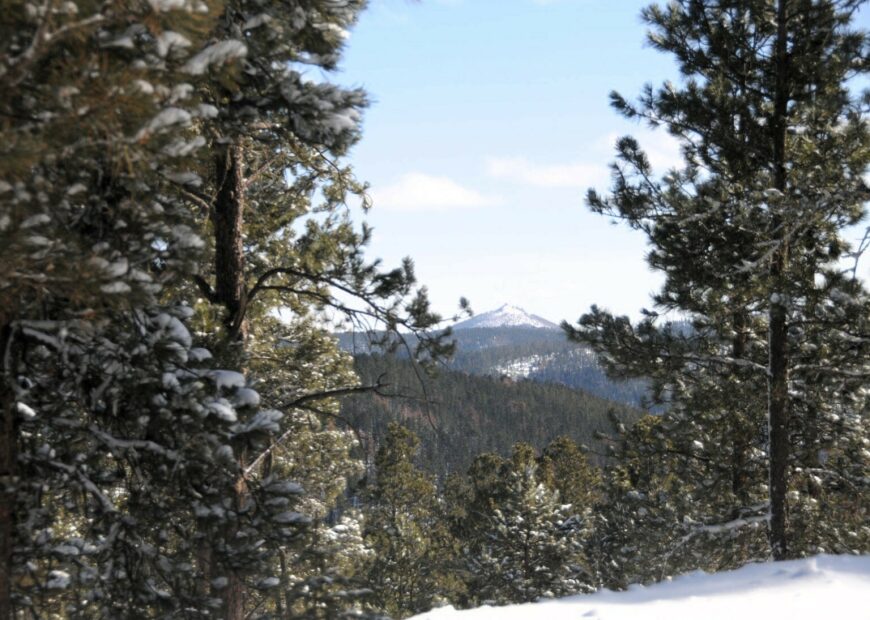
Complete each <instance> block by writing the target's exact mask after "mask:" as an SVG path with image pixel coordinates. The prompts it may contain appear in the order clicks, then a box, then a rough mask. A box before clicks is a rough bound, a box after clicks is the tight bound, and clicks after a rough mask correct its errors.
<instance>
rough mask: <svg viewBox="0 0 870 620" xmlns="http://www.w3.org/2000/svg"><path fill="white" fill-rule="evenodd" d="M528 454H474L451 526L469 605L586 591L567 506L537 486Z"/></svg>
mask: <svg viewBox="0 0 870 620" xmlns="http://www.w3.org/2000/svg"><path fill="white" fill-rule="evenodd" d="M541 474H542V472H541V471H540V466H539V464H538V461H537V459H536V455H535V451H534V449H533V448H532V447H531V446H529V445H527V444H517V445H516V446H515V447H514V452H513V455H512V457H511V459H510V460H509V461H505V460H503V459H500V457H496V456H495V455H481V457H479V458H478V459H477V460H476V461H475V463H474V464H473V465H472V467H471V470H470V471H469V477H470V483H471V484H470V485H469V487H467V491H466V493H467V495H466V497H465V503H466V505H467V508H466V509H465V511H464V518H461V519H460V520H459V521H458V523H457V531H458V532H459V534H458V536H459V538H460V543H461V545H462V552H463V560H464V562H465V565H466V567H465V574H466V575H467V589H468V593H469V596H470V602H471V603H472V604H476V605H480V604H485V603H496V604H506V603H516V602H528V601H533V600H535V599H537V598H539V597H542V596H560V595H565V594H571V593H575V592H579V591H584V590H588V589H589V582H588V575H587V574H586V573H587V571H586V569H585V567H584V566H583V564H584V559H583V554H582V543H583V540H582V536H581V533H580V532H579V531H578V528H577V527H576V521H575V520H573V519H571V518H570V511H571V506H570V505H565V504H562V503H561V502H560V499H559V494H558V491H554V490H551V489H550V488H548V487H547V485H546V484H544V482H543V480H542V479H541V478H542V475H541Z"/></svg>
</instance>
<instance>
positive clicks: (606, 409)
mask: <svg viewBox="0 0 870 620" xmlns="http://www.w3.org/2000/svg"><path fill="white" fill-rule="evenodd" d="M354 367H355V369H356V371H357V373H358V374H359V377H360V379H361V380H362V381H363V383H368V384H374V383H376V382H377V381H378V378H381V380H382V382H383V383H385V384H386V385H385V387H384V389H383V391H382V393H381V394H361V395H356V396H351V397H349V398H347V399H345V400H344V401H342V406H341V414H342V416H344V417H345V418H346V419H347V421H348V422H349V423H350V424H351V425H353V426H354V427H355V428H357V429H359V430H361V431H362V432H363V433H364V434H365V436H366V437H367V438H370V441H371V442H373V443H372V446H377V445H379V442H380V440H381V439H382V438H383V437H384V436H385V434H386V429H387V426H388V424H389V423H391V422H399V423H401V424H403V425H405V426H406V427H408V428H410V429H412V430H413V431H414V432H415V433H416V434H417V435H418V436H419V437H420V439H421V440H422V441H421V448H420V454H419V457H418V458H419V461H418V464H419V465H421V467H422V468H423V469H424V470H426V471H428V472H430V473H433V474H436V475H438V477H439V478H442V479H443V477H444V476H445V475H447V474H450V473H457V472H464V471H465V470H466V469H467V468H468V466H469V465H470V464H471V461H472V460H473V459H474V457H475V456H477V455H478V454H481V453H483V452H493V453H496V454H501V455H503V456H506V455H508V454H509V453H510V450H511V448H512V446H513V445H514V444H515V443H517V442H518V441H523V442H526V443H529V444H531V445H532V446H535V447H536V448H538V449H542V448H543V447H544V446H546V445H547V444H549V443H550V442H551V441H553V440H554V439H556V438H557V437H560V436H563V435H564V436H568V437H570V438H572V439H573V440H575V441H577V442H579V443H581V444H583V445H586V446H588V447H589V449H590V450H592V451H593V452H594V453H595V454H596V457H595V458H594V460H595V462H598V463H603V462H604V460H605V459H604V458H603V457H604V456H606V454H607V445H606V443H603V442H602V441H601V438H600V434H611V433H612V432H613V431H614V429H615V426H616V425H617V424H619V423H622V424H626V425H630V424H632V423H633V422H634V421H635V420H637V419H638V418H639V417H640V416H641V414H642V413H641V411H639V410H637V409H634V408H632V407H630V406H627V405H624V404H620V403H615V402H612V401H607V400H604V399H601V398H598V397H596V396H593V395H591V394H588V393H585V392H582V391H578V390H574V389H571V388H568V387H565V386H563V385H559V384H546V383H540V382H536V381H530V380H513V379H509V378H503V377H492V376H475V375H470V374H467V373H463V372H458V371H454V370H448V369H443V368H439V369H437V370H436V371H435V373H434V374H433V375H432V376H425V375H424V376H423V377H422V378H421V377H419V376H418V375H417V373H415V372H414V369H413V368H412V366H411V363H410V362H409V361H407V360H402V359H401V358H395V357H383V356H357V357H356V358H355V360H354ZM373 452H374V449H372V453H373ZM599 455H600V456H599Z"/></svg>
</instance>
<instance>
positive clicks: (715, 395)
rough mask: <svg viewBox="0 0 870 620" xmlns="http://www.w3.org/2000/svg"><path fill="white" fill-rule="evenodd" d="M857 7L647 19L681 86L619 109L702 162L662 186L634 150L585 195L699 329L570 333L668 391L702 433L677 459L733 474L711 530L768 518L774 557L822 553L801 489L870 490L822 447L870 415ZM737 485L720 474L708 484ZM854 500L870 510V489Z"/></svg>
mask: <svg viewBox="0 0 870 620" xmlns="http://www.w3.org/2000/svg"><path fill="white" fill-rule="evenodd" d="M860 5H861V2H860V1H858V0H852V1H850V0H830V1H820V2H813V1H809V0H729V1H726V2H715V3H713V2H708V1H703V0H680V1H677V2H672V3H670V4H668V5H667V6H666V7H659V6H652V7H650V8H648V9H646V10H645V11H644V13H643V16H644V19H645V20H646V22H647V23H648V24H649V25H650V26H651V33H650V36H649V40H650V42H651V44H652V45H653V46H654V47H655V48H657V49H659V50H662V51H666V52H669V53H671V54H673V55H674V56H675V58H676V59H677V62H678V64H679V67H680V70H681V72H682V74H683V76H684V80H683V81H682V83H681V84H671V83H667V84H665V85H664V87H662V88H661V89H658V90H655V89H653V87H652V86H648V87H647V88H646V89H645V90H644V93H643V95H642V96H641V98H640V101H639V102H638V103H637V104H632V103H629V102H627V101H626V100H625V99H623V98H622V97H621V96H619V95H616V94H614V95H613V103H614V106H615V107H616V108H617V109H618V110H620V111H621V112H622V113H623V114H624V115H626V116H627V117H629V118H640V119H645V120H647V121H649V122H650V123H651V124H652V125H654V126H658V125H663V126H665V127H666V128H667V129H668V131H669V132H670V133H671V134H672V135H673V136H675V137H676V138H677V139H678V140H679V142H680V144H681V146H682V150H683V155H684V158H685V167H684V168H683V169H681V170H672V171H670V172H668V174H666V175H665V176H664V177H663V178H661V179H660V180H658V179H656V178H654V177H653V173H652V170H651V168H650V165H649V161H648V160H647V158H646V156H645V155H644V153H643V151H642V150H641V149H640V147H639V145H638V144H637V142H636V141H635V140H633V139H631V138H623V139H621V140H620V141H619V143H618V156H619V163H617V164H615V165H614V187H613V193H612V195H611V196H609V197H602V196H599V195H597V194H596V193H595V192H590V194H589V198H588V200H589V204H590V206H591V208H592V209H593V210H595V211H597V212H600V213H603V214H607V215H610V216H614V217H618V218H621V219H624V220H626V221H627V222H628V223H629V225H631V226H632V227H634V228H636V229H639V230H641V231H643V232H644V233H645V234H646V235H647V237H648V239H649V241H650V243H651V245H652V250H651V252H650V255H649V260H650V264H651V265H652V266H653V267H655V268H656V269H659V270H661V271H663V272H664V274H665V278H666V281H665V284H664V288H663V289H662V291H661V293H660V294H658V295H657V296H656V297H655V303H656V310H657V311H663V310H664V311H677V312H681V313H683V314H685V315H687V316H688V317H689V319H690V320H691V322H692V329H691V330H676V329H672V328H671V329H669V328H668V327H665V328H664V329H660V328H658V327H657V326H656V318H657V317H656V315H654V314H653V315H652V316H651V317H650V318H648V319H647V320H645V321H643V322H642V323H641V324H639V325H638V326H637V327H633V326H631V325H630V324H629V322H628V320H627V319H624V318H615V317H612V316H610V315H608V314H607V313H606V312H601V311H599V310H597V309H593V311H592V313H590V314H588V315H586V316H585V317H583V318H582V319H581V323H580V326H579V328H578V329H570V328H569V332H570V334H571V335H572V336H573V337H576V338H578V339H581V340H583V341H586V342H589V343H590V344H592V345H593V346H594V347H595V348H596V349H597V350H599V351H601V352H603V353H605V355H606V356H609V357H607V358H606V359H608V360H609V361H610V362H611V367H612V368H613V369H614V370H617V369H618V370H617V371H618V372H623V373H628V374H637V373H639V374H647V373H649V374H650V376H653V377H654V378H656V380H657V381H658V383H659V388H660V393H662V394H670V395H671V397H672V398H673V400H674V404H673V407H672V411H671V413H670V414H669V415H668V416H667V417H666V419H667V420H668V424H669V428H667V429H666V430H667V431H668V432H673V431H675V430H676V429H677V428H685V429H686V430H687V434H686V435H685V440H684V441H681V442H680V443H681V444H682V445H681V446H679V447H678V450H679V451H681V452H683V453H684V455H685V462H689V461H697V462H699V463H703V462H704V460H706V462H707V463H709V464H720V463H729V467H730V469H731V481H732V485H733V487H732V488H733V504H732V506H731V508H730V509H729V508H728V507H727V506H721V507H720V509H716V510H706V509H705V510H704V513H702V516H703V518H702V519H701V521H702V524H703V525H707V526H713V525H716V526H717V527H721V531H722V532H724V533H727V534H730V533H731V532H733V529H732V528H731V527H728V526H726V524H728V523H730V524H731V525H732V526H734V527H737V526H740V525H742V524H744V523H746V522H749V523H754V522H755V521H756V520H757V519H758V518H764V515H765V514H766V513H767V511H768V510H769V531H770V545H771V552H772V554H773V557H774V558H776V559H782V558H786V557H789V556H791V555H795V554H799V553H802V552H805V551H809V550H811V549H813V548H814V547H813V546H812V545H809V546H805V545H804V543H803V542H802V541H801V537H802V535H803V534H802V531H803V530H804V526H801V528H796V527H790V525H789V519H788V514H789V505H790V504H791V505H792V506H800V505H803V503H804V502H808V503H810V504H812V503H813V502H815V501H817V500H816V499H814V498H812V497H806V496H805V495H802V494H801V489H800V487H806V484H805V483H804V482H802V480H803V479H804V478H805V476H804V474H805V472H806V471H807V470H808V469H812V470H815V471H817V472H818V475H816V479H818V481H819V482H818V484H820V485H827V487H826V488H827V489H828V491H830V492H832V493H834V494H835V495H837V496H838V497H839V499H838V500H836V501H838V502H843V501H846V502H847V503H848V502H850V501H851V500H849V499H848V497H849V494H848V493H843V492H842V491H845V489H846V487H847V486H849V485H855V484H856V482H858V481H856V480H855V479H854V478H852V477H851V475H852V474H848V473H847V472H846V471H845V470H844V469H843V467H844V466H845V465H844V464H843V461H845V460H849V458H848V457H845V456H844V457H843V461H840V463H841V464H840V465H838V466H837V467H836V468H834V467H830V466H828V465H826V463H829V461H827V460H826V457H824V454H826V453H827V449H826V448H823V447H822V445H821V444H824V445H826V446H830V447H831V449H833V450H834V451H835V452H836V453H837V454H846V453H848V450H845V449H843V448H840V447H836V446H840V445H841V444H842V445H851V444H853V443H854V442H855V441H856V440H857V439H856V438H855V433H856V432H858V429H859V428H860V427H861V426H862V423H863V424H864V425H866V415H867V414H866V402H865V401H866V398H865V396H863V395H862V388H861V387H860V382H861V381H862V380H863V378H864V377H866V359H867V355H866V342H867V341H866V340H864V339H863V338H864V335H865V333H866V332H865V331H864V330H863V328H862V327H861V325H862V322H863V319H860V318H859V317H860V316H862V312H863V315H864V316H866V307H865V306H863V304H864V303H865V301H864V300H865V299H866V295H865V293H864V292H863V290H862V287H861V285H860V283H858V282H857V281H856V280H855V279H854V278H848V277H845V276H844V274H843V273H842V272H841V271H842V270H841V267H840V266H839V265H838V260H839V259H841V258H842V257H843V256H844V254H845V253H846V252H847V251H848V244H847V243H846V241H845V240H844V239H843V231H844V229H845V228H846V227H848V226H849V225H851V224H854V223H856V222H857V221H859V220H860V218H861V217H862V216H863V213H864V212H863V204H864V201H866V199H867V188H866V185H865V183H864V181H863V175H864V173H865V171H866V168H867V164H868V161H870V150H868V130H867V125H866V120H865V118H864V112H863V110H864V108H863V106H862V104H861V102H860V101H859V100H856V98H854V97H852V96H851V95H850V92H849V90H848V88H847V82H848V80H850V79H851V78H853V77H855V76H856V75H860V74H862V73H864V72H866V70H867V63H866V60H865V52H866V46H867V37H866V34H865V33H864V32H860V31H855V30H854V29H852V27H851V21H852V18H853V17H854V15H855V13H856V12H857V10H858V8H859V6H860ZM860 307H864V310H863V311H861V310H858V308H860ZM833 364H836V366H834V365H833ZM764 384H766V388H767V390H766V391H767V394H766V396H765V395H764V394H763V392H762V389H761V386H763V385H764ZM732 395H733V396H734V398H732ZM764 411H766V412H767V416H766V419H765V418H764V416H763V414H762V412H764ZM844 418H845V419H848V420H849V422H848V423H847V424H845V425H843V424H840V423H839V421H840V420H843V419H844ZM862 421H863V422H862ZM759 428H760V429H761V432H759V431H758V429H759ZM693 434H694V436H693ZM695 442H697V443H695ZM811 446H814V448H813V447H811ZM852 454H853V458H854V457H855V456H856V455H854V453H852ZM759 458H763V459H765V461H766V467H765V469H766V471H767V476H766V478H767V480H766V481H765V482H766V483H767V488H766V489H765V490H764V499H765V502H764V506H762V507H761V508H762V512H759V511H758V510H757V508H758V507H757V506H755V505H754V504H755V502H756V498H757V497H758V495H757V493H756V489H757V485H758V481H757V480H756V479H755V472H756V463H757V462H758V460H759ZM801 461H803V463H802V462H801ZM807 461H809V463H808V462H807ZM856 466H860V463H856V462H854V461H853V462H852V466H851V467H846V469H848V470H850V471H852V472H853V471H854V467H856ZM726 473H727V472H726V471H724V470H723V468H721V467H719V466H717V465H714V466H713V467H712V468H710V469H709V475H704V476H702V477H701V478H700V479H699V482H700V483H701V487H703V486H704V485H707V484H708V481H709V486H711V487H712V486H715V485H716V484H717V481H723V482H724V481H725V480H726V478H725V477H723V475H722V474H726ZM844 476H845V478H844ZM835 490H836V491H835ZM856 491H857V492H858V493H859V497H861V498H866V495H867V489H866V485H864V486H862V485H861V484H860V483H859V482H858V486H853V488H852V491H851V492H850V493H855V492H856ZM712 496H713V495H712V494H711V495H709V496H708V497H712ZM827 497H828V498H829V500H830V499H832V495H830V494H828V495H827ZM729 499H730V498H729ZM861 503H862V504H864V505H866V500H865V499H862V500H861ZM801 511H802V512H805V511H803V510H802V509H801ZM807 514H808V513H807ZM816 514H817V515H818V513H816ZM865 514H866V513H865ZM729 515H730V516H729ZM818 516H821V515H818ZM711 517H712V519H711ZM854 525H855V524H854V521H851V522H843V523H832V522H831V521H830V520H829V519H827V518H822V519H820V521H819V522H817V523H815V524H814V525H813V526H812V527H813V528H821V529H830V528H833V529H834V530H837V531H839V535H832V536H828V539H829V540H832V539H833V540H836V539H837V538H838V537H839V539H841V540H845V539H847V538H849V539H853V540H856V539H858V538H861V536H860V535H859V531H858V530H856V528H855V527H854ZM699 531H709V528H706V529H705V528H700V529H699ZM837 548H838V549H842V550H847V549H848V548H849V547H848V546H838V547H837Z"/></svg>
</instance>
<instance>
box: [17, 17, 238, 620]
mask: <svg viewBox="0 0 870 620" xmlns="http://www.w3.org/2000/svg"><path fill="white" fill-rule="evenodd" d="M8 8H9V10H7V11H4V13H3V15H2V17H0V32H2V34H0V39H2V44H0V46H2V47H0V63H2V64H0V84H2V87H3V90H4V92H5V93H6V96H4V98H3V102H2V104H0V106H2V115H3V117H4V119H7V120H6V121H4V123H3V125H2V128H0V131H2V147H0V148H2V150H3V153H2V157H0V161H2V163H0V179H2V180H0V194H2V195H0V200H2V210H0V238H2V250H0V255H2V260H3V261H4V262H5V264H6V265H7V266H9V267H10V269H4V272H3V276H2V281H0V295H2V299H0V307H2V311H0V333H2V338H0V340H2V342H0V344H2V349H3V352H4V353H3V356H2V360H3V362H2V386H0V400H2V407H3V420H4V423H3V427H2V434H0V461H2V465H0V469H2V476H3V488H2V494H3V495H2V498H0V506H2V509H0V617H3V618H8V617H12V616H13V614H18V613H20V614H24V613H27V614H29V615H36V616H38V615H42V614H58V615H62V616H90V615H93V616H106V617H153V616H158V615H159V616H163V615H166V614H171V613H172V611H173V610H176V609H180V608H187V607H188V606H190V607H192V608H194V609H198V610H202V611H203V612H205V611H206V610H207V609H208V605H209V601H208V600H207V597H199V596H197V594H196V593H195V591H194V590H193V589H192V588H189V587H188V586H189V585H190V581H191V580H190V578H189V577H190V573H191V571H190V568H191V559H192V558H191V555H190V551H191V549H190V547H189V545H188V543H187V540H188V539H187V533H188V532H186V531H185V530H184V522H185V521H188V522H189V521H190V520H191V519H192V516H193V515H192V512H193V510H194V505H195V503H196V501H197V498H198V497H199V494H198V491H197V490H196V488H195V487H196V485H197V484H199V483H202V482H203V481H204V480H205V479H206V478H207V479H211V480H216V479H219V478H220V477H221V476H224V475H227V473H226V471H225V467H223V464H222V460H221V458H220V457H221V454H222V453H221V450H220V447H221V446H222V445H223V444H224V443H225V441H226V438H227V437H228V436H229V435H230V434H231V433H232V432H233V431H232V430H231V427H232V422H233V420H232V419H231V418H232V417H233V416H234V415H235V413H234V409H233V407H232V405H231V404H229V403H228V402H223V401H221V400H220V399H216V398H215V395H214V390H215V387H216V386H215V381H220V378H221V377H225V375H221V374H219V373H217V372H216V371H214V372H213V371H212V370H210V369H209V368H207V367H205V366H204V365H203V363H202V362H203V361H204V359H205V358H206V357H207V355H208V353H207V352H206V351H204V350H202V349H198V348H196V347H194V346H193V338H192V336H191V334H190V333H189V331H188V329H187V327H186V325H185V324H186V322H187V321H188V319H189V318H190V316H191V314H192V311H191V309H190V308H189V307H188V306H185V305H184V304H183V303H180V300H179V299H178V298H177V297H174V296H172V295H170V294H169V291H171V290H172V289H173V287H174V286H176V285H177V284H179V283H180V282H181V281H182V280H183V278H184V277H186V276H187V275H188V274H189V273H192V272H194V270H195V265H196V262H197V260H198V258H199V252H198V250H199V249H200V248H201V247H202V240H201V238H200V237H199V236H198V235H197V234H196V233H194V231H193V222H192V220H191V217H190V212H189V209H188V208H187V204H186V203H185V202H184V201H183V200H180V199H179V197H178V195H177V193H176V192H175V191H174V190H175V187H176V185H177V180H178V179H183V178H186V177H185V174H186V169H187V166H188V165H189V159H188V156H190V155H192V154H193V153H194V152H195V151H196V150H197V148H199V146H201V143H200V142H199V141H197V140H196V139H195V137H193V135H192V133H191V132H190V127H191V125H192V124H194V123H195V122H196V119H198V118H201V117H202V116H203V115H204V114H207V113H208V110H207V109H205V108H203V107H201V106H200V105H199V104H200V102H199V100H198V98H197V97H195V96H183V95H184V93H186V92H187V90H188V89H186V88H183V87H179V86H178V83H179V81H180V80H179V76H184V75H187V74H188V69H189V67H187V65H186V64H185V62H184V60H183V59H182V58H180V57H178V56H176V55H173V54H168V48H167V46H169V45H170V43H171V42H173V41H174V44H175V45H180V44H181V43H182V42H183V44H184V45H183V46H184V47H187V48H188V49H189V51H190V52H191V53H193V54H198V53H200V52H204V51H205V50H206V49H207V48H208V42H207V41H206V34H207V32H208V30H209V29H210V28H211V27H212V24H213V19H214V17H215V16H214V14H213V13H212V12H211V11H210V9H209V6H207V5H206V4H204V3H197V2H190V3H186V2H184V3H160V2H154V3H150V4H141V5H124V6H116V5H100V6H97V5H94V4H93V3H88V2H67V3H64V4H63V6H62V7H59V6H57V5H54V4H52V3H42V4H33V3H24V2H21V3H13V5H11V6H10V7H8ZM171 27H178V28H182V29H184V31H185V35H186V36H185V35H180V34H179V33H177V32H175V33H173V31H171V30H170V29H171ZM188 95H189V93H188ZM218 389H223V391H224V393H225V395H226V396H227V397H234V395H235V393H236V387H235V386H234V385H226V386H225V387H224V388H220V387H218ZM229 475H231V474H229ZM145 498H147V500H146V499H145ZM167 514H168V515H172V516H173V517H174V519H172V520H170V521H168V522H167V521H166V519H165V517H166V515H167Z"/></svg>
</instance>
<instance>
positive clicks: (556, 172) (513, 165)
mask: <svg viewBox="0 0 870 620" xmlns="http://www.w3.org/2000/svg"><path fill="white" fill-rule="evenodd" d="M486 169H487V173H488V174H489V175H490V176H493V177H496V178H499V179H511V180H513V181H516V182H519V183H524V184H526V185H534V186H536V187H552V188H556V187H574V188H578V187H579V188H587V187H593V186H595V187H599V186H602V185H604V186H606V185H607V183H608V179H609V178H610V171H609V170H608V168H607V165H606V164H605V163H589V162H573V163H567V164H537V163H534V162H531V161H529V160H528V159H526V158H525V157H493V158H490V159H489V160H488V161H487V164H486Z"/></svg>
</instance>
